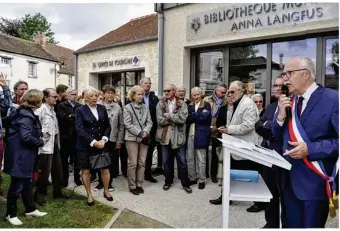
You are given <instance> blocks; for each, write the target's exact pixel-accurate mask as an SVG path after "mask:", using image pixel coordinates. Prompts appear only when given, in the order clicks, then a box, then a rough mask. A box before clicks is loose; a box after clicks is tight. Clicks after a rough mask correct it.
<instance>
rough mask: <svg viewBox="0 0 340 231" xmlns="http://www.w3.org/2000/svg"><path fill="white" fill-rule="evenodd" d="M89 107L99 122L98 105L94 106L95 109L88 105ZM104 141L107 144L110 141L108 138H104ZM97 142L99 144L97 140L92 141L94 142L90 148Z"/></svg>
mask: <svg viewBox="0 0 340 231" xmlns="http://www.w3.org/2000/svg"><path fill="white" fill-rule="evenodd" d="M87 106H88V107H89V108H90V110H91V112H92V114H93V116H94V117H95V118H96V120H99V115H98V111H97V105H96V106H93V107H90V105H87ZM102 140H104V141H105V143H106V142H107V141H108V140H109V139H108V138H107V137H106V136H103V137H102ZM96 142H97V140H92V142H91V143H90V146H91V147H93V145H94V144H95V143H96Z"/></svg>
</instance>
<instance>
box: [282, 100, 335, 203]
mask: <svg viewBox="0 0 340 231" xmlns="http://www.w3.org/2000/svg"><path fill="white" fill-rule="evenodd" d="M297 102H298V97H297V96H293V97H292V98H291V108H292V118H291V119H289V121H288V130H289V137H290V140H291V141H292V142H305V143H307V144H309V143H311V142H310V140H309V139H308V137H307V135H306V133H305V130H304V129H303V127H302V125H301V123H300V120H299V118H298V115H297ZM303 162H304V163H305V164H306V166H307V167H308V168H309V169H310V170H312V171H313V172H315V173H316V174H318V175H319V176H320V177H322V178H323V179H324V180H325V181H326V193H327V197H328V198H329V199H331V198H332V190H333V193H334V192H335V189H336V182H335V177H336V174H337V172H338V170H339V158H338V160H337V162H336V164H335V166H334V169H333V172H332V176H331V177H329V176H328V175H327V172H326V171H325V168H324V166H323V163H322V161H312V162H310V161H309V160H308V159H307V157H305V158H303ZM331 184H332V186H333V187H332V188H331Z"/></svg>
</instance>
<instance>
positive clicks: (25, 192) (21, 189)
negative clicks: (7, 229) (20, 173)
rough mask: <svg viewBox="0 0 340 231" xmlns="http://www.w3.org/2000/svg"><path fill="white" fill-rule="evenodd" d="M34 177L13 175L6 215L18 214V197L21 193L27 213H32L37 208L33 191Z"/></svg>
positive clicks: (13, 215) (14, 215)
mask: <svg viewBox="0 0 340 231" xmlns="http://www.w3.org/2000/svg"><path fill="white" fill-rule="evenodd" d="M32 184H33V178H19V177H13V176H11V184H10V186H9V189H8V194H7V213H6V216H8V215H10V217H11V218H12V217H16V216H17V210H18V207H17V199H18V197H19V194H20V193H21V198H22V202H23V204H24V206H25V213H30V212H33V211H34V210H36V207H35V204H34V201H33V193H32Z"/></svg>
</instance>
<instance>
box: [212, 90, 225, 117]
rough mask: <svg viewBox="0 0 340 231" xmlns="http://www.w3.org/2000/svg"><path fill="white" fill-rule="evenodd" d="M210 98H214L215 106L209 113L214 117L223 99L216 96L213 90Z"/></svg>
mask: <svg viewBox="0 0 340 231" xmlns="http://www.w3.org/2000/svg"><path fill="white" fill-rule="evenodd" d="M212 98H213V99H214V100H215V102H216V106H215V108H214V110H213V111H212V112H211V115H212V116H213V117H216V115H217V114H218V111H219V110H220V107H221V106H222V103H223V99H219V98H217V96H216V94H215V92H214V93H213V94H212Z"/></svg>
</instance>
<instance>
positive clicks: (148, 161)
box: [144, 140, 157, 177]
mask: <svg viewBox="0 0 340 231" xmlns="http://www.w3.org/2000/svg"><path fill="white" fill-rule="evenodd" d="M156 146H157V142H156V141H155V140H152V142H151V143H150V144H149V146H148V153H147V156H146V161H145V172H144V175H145V177H151V176H152V172H151V167H152V160H153V152H154V150H155V147H156Z"/></svg>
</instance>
